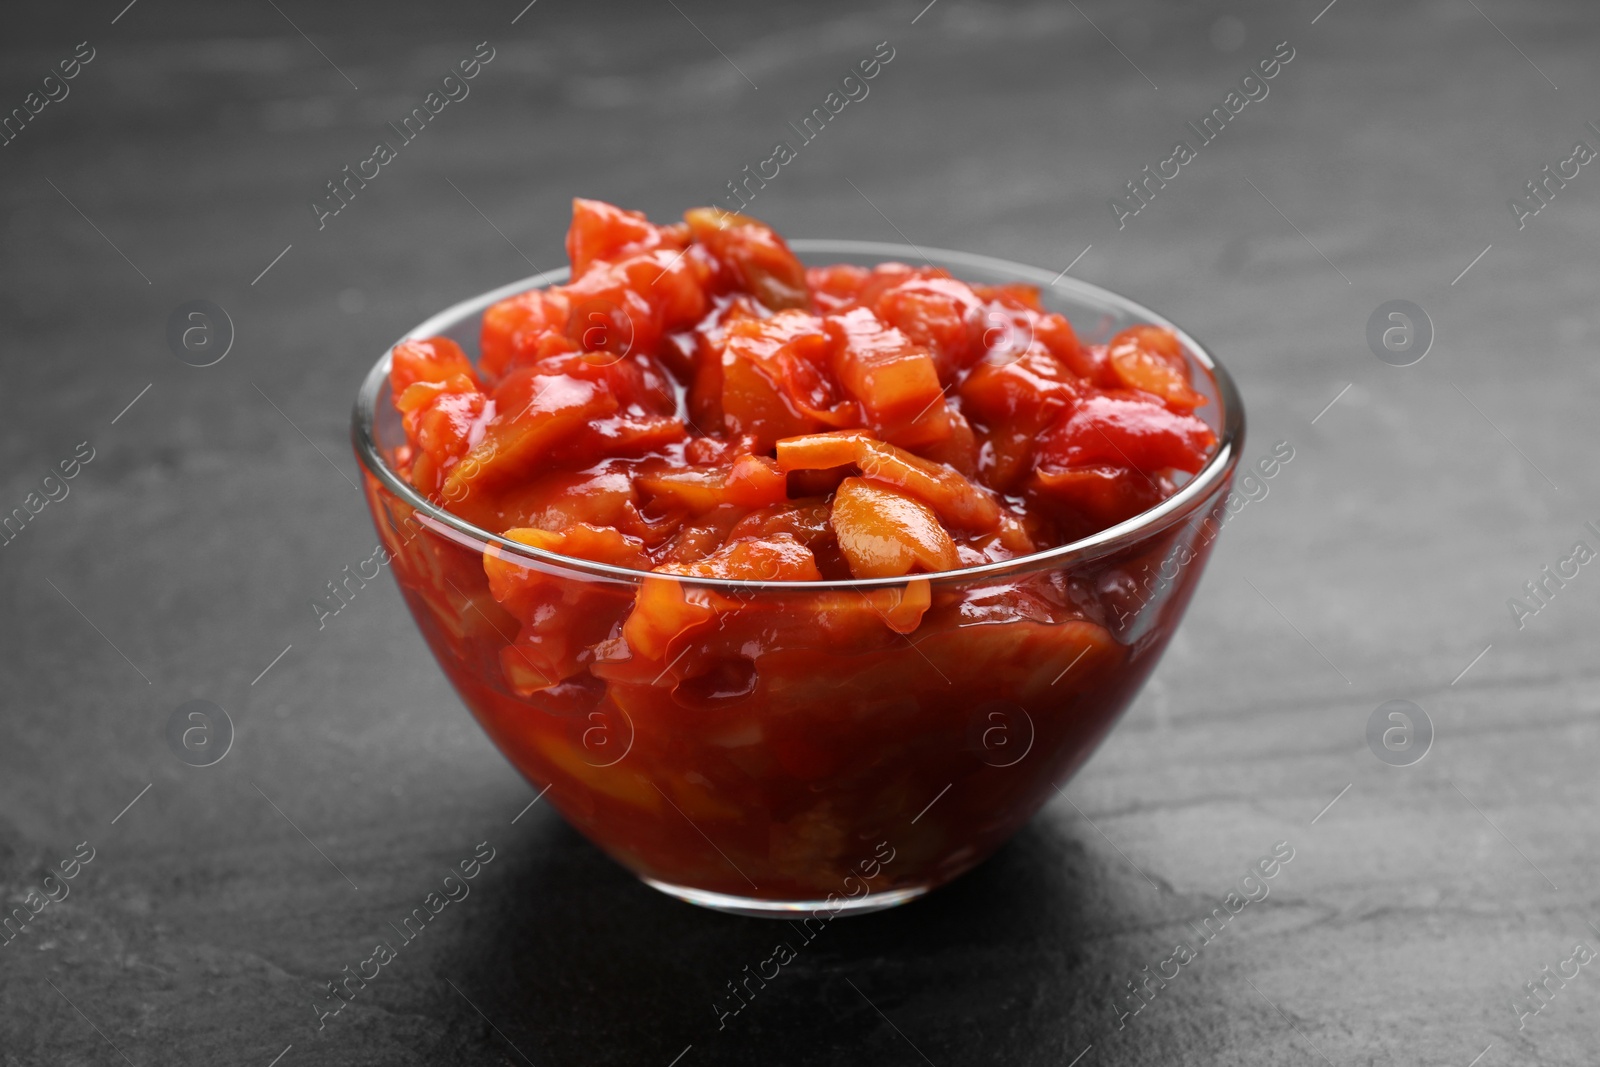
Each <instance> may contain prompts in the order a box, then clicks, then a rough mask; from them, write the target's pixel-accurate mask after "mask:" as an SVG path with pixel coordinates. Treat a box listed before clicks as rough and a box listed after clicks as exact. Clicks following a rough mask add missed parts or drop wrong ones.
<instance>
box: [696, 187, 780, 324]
mask: <svg viewBox="0 0 1600 1067" xmlns="http://www.w3.org/2000/svg"><path fill="white" fill-rule="evenodd" d="M683 217H684V221H686V222H688V224H689V232H690V233H692V234H693V235H694V239H695V240H696V241H698V242H699V243H700V244H702V245H704V246H705V249H706V251H707V252H709V253H710V254H711V257H712V259H713V260H714V261H715V263H716V265H717V266H718V267H719V268H720V269H721V270H722V271H723V272H724V273H725V274H726V281H727V282H728V283H729V284H730V285H731V287H732V288H735V289H742V290H744V291H745V292H747V293H751V294H753V295H754V296H755V298H756V299H757V300H759V301H761V303H763V304H765V305H766V306H767V307H769V308H771V309H773V310H774V311H777V310H780V309H782V308H809V307H810V306H811V291H810V290H809V289H808V288H806V269H805V267H804V266H803V265H802V264H801V263H800V260H798V259H797V258H795V254H794V253H793V252H791V251H790V250H789V245H788V244H787V243H786V242H785V241H784V239H783V238H782V237H779V236H778V234H777V231H775V230H773V228H772V227H771V226H768V225H767V224H766V223H764V222H761V221H759V220H757V219H752V218H750V217H748V216H746V215H739V214H736V213H734V212H731V211H721V210H718V209H716V208H707V207H701V208H694V209H693V210H691V211H688V212H686V213H685V214H684V216H683Z"/></svg>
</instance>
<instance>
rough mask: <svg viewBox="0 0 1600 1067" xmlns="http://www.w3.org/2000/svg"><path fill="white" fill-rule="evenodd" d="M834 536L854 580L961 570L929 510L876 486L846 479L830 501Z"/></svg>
mask: <svg viewBox="0 0 1600 1067" xmlns="http://www.w3.org/2000/svg"><path fill="white" fill-rule="evenodd" d="M831 521H832V523H833V532H834V534H835V535H836V536H837V537H838V539H839V551H840V552H841V553H843V555H844V558H845V562H846V563H848V564H849V565H850V573H851V575H852V576H853V577H856V578H898V577H901V576H902V575H906V574H910V573H912V572H913V571H916V570H922V571H943V570H952V569H954V568H955V567H957V566H959V565H960V559H959V557H958V556H957V554H956V546H955V542H953V541H951V540H950V534H949V533H948V532H946V531H945V529H944V527H943V526H940V525H939V518H938V516H936V515H935V514H934V513H933V509H932V508H930V507H928V506H927V505H926V504H924V503H923V502H922V501H920V500H918V499H916V498H915V497H912V496H908V495H907V494H905V493H902V492H900V491H898V490H896V489H893V488H891V487H889V486H887V485H884V484H882V483H881V482H871V481H868V480H867V479H865V478H846V479H845V480H844V481H843V482H841V483H840V485H839V490H838V492H837V493H835V494H834V498H833V516H832V519H831Z"/></svg>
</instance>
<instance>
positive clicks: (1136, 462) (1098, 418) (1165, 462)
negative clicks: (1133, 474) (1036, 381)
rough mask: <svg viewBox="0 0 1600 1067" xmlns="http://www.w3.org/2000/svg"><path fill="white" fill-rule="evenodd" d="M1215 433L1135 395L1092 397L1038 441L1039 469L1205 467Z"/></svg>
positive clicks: (1150, 470)
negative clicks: (1109, 466)
mask: <svg viewBox="0 0 1600 1067" xmlns="http://www.w3.org/2000/svg"><path fill="white" fill-rule="evenodd" d="M1216 440H1217V438H1216V435H1215V434H1214V433H1213V432H1212V431H1211V427H1209V426H1207V425H1206V424H1205V423H1204V422H1202V421H1201V420H1199V419H1197V418H1195V417H1194V416H1193V415H1185V414H1179V413H1177V412H1173V411H1169V410H1167V408H1165V407H1164V406H1162V405H1161V404H1159V403H1157V402H1155V401H1154V400H1151V399H1149V398H1146V397H1141V396H1139V395H1138V394H1134V395H1131V396H1112V395H1099V396H1091V397H1088V398H1087V399H1085V400H1084V401H1083V402H1082V403H1080V404H1079V405H1078V407H1077V409H1076V410H1075V411H1073V412H1072V414H1071V415H1070V416H1069V417H1067V418H1065V419H1059V420H1057V422H1056V423H1055V425H1054V426H1052V427H1051V428H1050V429H1049V430H1047V431H1046V432H1045V434H1044V436H1043V437H1042V438H1041V439H1040V441H1039V446H1038V450H1037V455H1038V456H1039V459H1040V465H1041V466H1054V467H1082V466H1087V465H1090V464H1097V463H1111V464H1123V465H1126V466H1130V467H1132V468H1134V469H1135V470H1138V471H1142V472H1144V473H1145V474H1152V473H1154V472H1156V471H1161V470H1168V469H1177V470H1181V471H1188V472H1189V473H1191V474H1192V473H1194V472H1195V471H1197V470H1199V469H1200V468H1201V467H1202V466H1204V465H1205V461H1206V456H1207V455H1208V454H1209V453H1210V450H1211V447H1212V446H1213V445H1214V444H1216Z"/></svg>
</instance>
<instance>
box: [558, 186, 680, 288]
mask: <svg viewBox="0 0 1600 1067" xmlns="http://www.w3.org/2000/svg"><path fill="white" fill-rule="evenodd" d="M676 236H677V235H675V234H673V233H672V232H671V231H670V230H666V229H663V228H662V227H660V226H657V225H655V224H654V223H652V222H651V221H650V220H649V219H647V218H645V217H644V212H642V211H626V210H624V209H622V208H620V207H614V206H612V205H611V204H607V203H605V202H604V201H600V200H584V199H581V198H579V199H574V200H573V201H572V225H571V226H570V227H568V229H567V258H568V259H569V260H571V261H572V276H573V277H574V278H581V277H582V276H583V274H584V272H585V271H587V270H588V269H589V267H590V265H591V264H593V263H594V262H595V261H596V260H615V259H622V258H623V257H625V256H629V255H634V254H637V253H639V252H651V251H654V250H655V249H657V248H659V247H661V246H663V245H666V246H667V247H668V248H669V249H671V250H673V251H681V250H682V249H683V246H684V244H683V241H682V238H681V237H679V238H678V239H676V240H674V237H676Z"/></svg>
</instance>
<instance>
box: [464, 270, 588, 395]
mask: <svg viewBox="0 0 1600 1067" xmlns="http://www.w3.org/2000/svg"><path fill="white" fill-rule="evenodd" d="M571 311H572V306H571V301H570V300H569V299H568V298H567V294H566V293H564V292H561V291H560V290H557V289H530V290H528V291H527V292H526V293H518V294H517V295H516V296H512V297H507V298H506V299H504V300H502V301H500V302H499V303H498V304H492V305H490V307H489V309H488V310H487V311H485V312H484V313H483V326H482V327H481V328H480V329H479V331H478V348H479V349H480V350H481V352H482V356H481V358H480V359H479V361H478V365H479V367H480V369H482V371H483V372H484V374H486V375H488V376H489V377H490V378H498V377H500V376H501V375H503V374H505V373H506V371H507V370H508V369H510V368H511V367H512V366H514V365H516V364H518V363H536V362H538V361H539V360H541V359H544V358H545V357H547V356H552V355H556V354H558V353H561V352H572V351H575V350H576V349H577V346H576V345H575V344H574V343H573V342H572V341H570V340H569V339H568V338H567V319H568V318H569V317H570V316H571Z"/></svg>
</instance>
